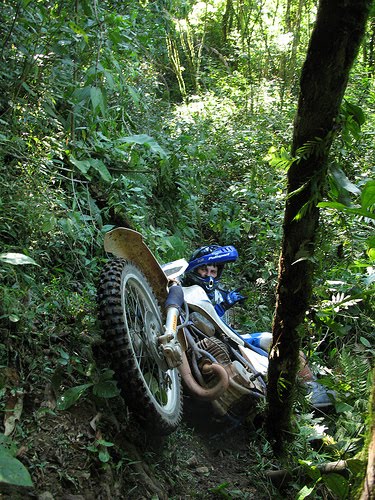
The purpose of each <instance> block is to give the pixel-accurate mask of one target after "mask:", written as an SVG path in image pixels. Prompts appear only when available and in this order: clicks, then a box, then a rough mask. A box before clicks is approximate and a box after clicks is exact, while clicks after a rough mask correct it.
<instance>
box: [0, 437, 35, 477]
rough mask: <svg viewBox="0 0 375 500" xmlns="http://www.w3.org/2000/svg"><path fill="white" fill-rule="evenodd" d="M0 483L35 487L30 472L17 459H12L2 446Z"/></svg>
mask: <svg viewBox="0 0 375 500" xmlns="http://www.w3.org/2000/svg"><path fill="white" fill-rule="evenodd" d="M0 483H8V484H14V485H16V486H33V482H32V480H31V477H30V474H29V471H28V470H27V469H26V467H25V466H24V465H23V464H22V463H21V462H20V461H19V460H18V459H17V458H14V457H12V456H11V455H10V454H9V453H8V451H7V449H5V448H4V447H3V446H0Z"/></svg>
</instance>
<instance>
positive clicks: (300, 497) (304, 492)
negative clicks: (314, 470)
mask: <svg viewBox="0 0 375 500" xmlns="http://www.w3.org/2000/svg"><path fill="white" fill-rule="evenodd" d="M313 491H314V486H310V487H309V486H304V487H303V488H302V489H301V490H299V492H298V493H297V495H296V500H304V498H306V497H308V496H309V495H310V494H311V493H312V492H313Z"/></svg>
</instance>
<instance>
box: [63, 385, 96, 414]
mask: <svg viewBox="0 0 375 500" xmlns="http://www.w3.org/2000/svg"><path fill="white" fill-rule="evenodd" d="M92 385H93V384H82V385H77V386H76V387H72V388H71V389H68V390H66V391H65V392H64V393H63V394H61V396H60V397H59V398H58V399H57V401H56V407H57V409H59V410H67V409H68V408H70V407H71V406H73V405H74V403H76V402H77V401H78V399H79V398H80V397H81V396H82V394H84V392H85V391H87V389H88V388H89V387H92Z"/></svg>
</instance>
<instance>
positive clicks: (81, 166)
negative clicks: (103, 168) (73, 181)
mask: <svg viewBox="0 0 375 500" xmlns="http://www.w3.org/2000/svg"><path fill="white" fill-rule="evenodd" d="M69 160H70V161H71V163H73V165H75V166H76V167H77V168H78V170H79V171H80V172H82V173H83V174H87V172H88V171H89V169H90V167H91V165H90V162H89V161H88V160H76V159H75V158H74V156H69Z"/></svg>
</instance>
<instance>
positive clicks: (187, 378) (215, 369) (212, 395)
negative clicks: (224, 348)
mask: <svg viewBox="0 0 375 500" xmlns="http://www.w3.org/2000/svg"><path fill="white" fill-rule="evenodd" d="M177 369H178V371H179V372H180V375H181V377H182V380H183V381H184V383H185V385H186V387H187V388H188V389H189V391H190V392H192V393H193V394H194V395H195V396H196V397H197V398H199V399H203V400H205V401H212V400H214V399H217V398H218V397H220V396H221V395H222V394H223V392H224V391H226V390H227V388H228V387H229V375H228V373H227V372H226V370H225V368H224V367H223V366H221V365H219V364H217V363H211V362H210V361H206V362H205V363H204V365H203V367H202V372H203V373H204V374H205V375H208V374H210V373H212V374H214V375H215V376H216V377H218V379H219V381H218V383H217V384H216V385H215V386H214V387H210V388H207V387H202V386H201V385H199V384H198V383H197V382H196V380H195V379H194V377H193V374H192V373H191V370H190V365H189V362H188V359H187V357H186V353H185V352H184V353H182V364H181V365H180V366H178V367H177Z"/></svg>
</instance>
